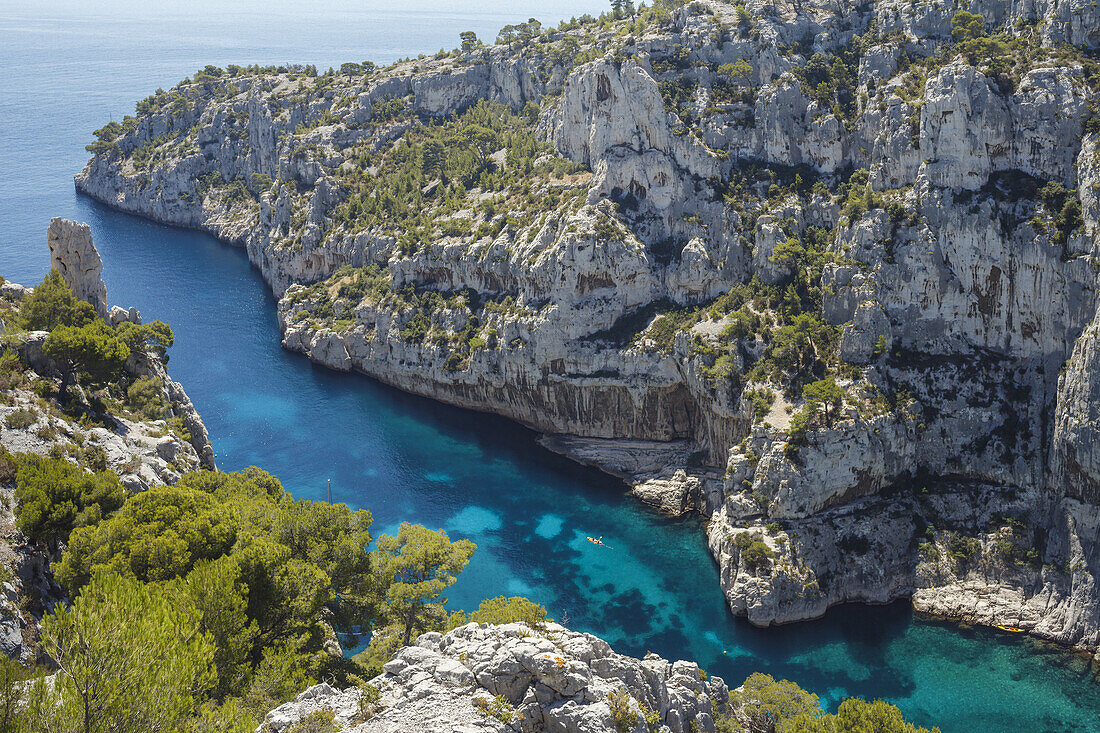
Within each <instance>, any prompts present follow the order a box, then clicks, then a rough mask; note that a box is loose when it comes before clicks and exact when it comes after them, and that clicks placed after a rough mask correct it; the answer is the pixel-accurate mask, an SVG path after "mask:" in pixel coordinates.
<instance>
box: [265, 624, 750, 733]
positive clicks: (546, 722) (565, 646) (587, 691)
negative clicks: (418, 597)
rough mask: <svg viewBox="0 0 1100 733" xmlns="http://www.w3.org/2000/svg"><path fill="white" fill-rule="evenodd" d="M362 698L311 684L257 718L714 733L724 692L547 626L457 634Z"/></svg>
mask: <svg viewBox="0 0 1100 733" xmlns="http://www.w3.org/2000/svg"><path fill="white" fill-rule="evenodd" d="M370 684H371V687H373V688H375V689H377V690H378V691H379V692H380V694H379V695H377V700H372V699H371V697H372V696H373V693H372V691H371V689H370V688H367V689H366V690H364V689H359V688H354V687H353V688H349V689H347V690H344V691H340V690H337V689H335V688H333V687H331V686H330V685H328V684H320V685H316V686H314V687H311V688H309V689H308V690H306V691H305V692H303V693H302V694H300V695H299V696H298V697H297V698H296V699H295V700H294V701H293V702H288V703H286V704H285V705H281V706H279V707H278V708H275V709H274V710H272V711H271V712H269V713H268V714H267V718H266V721H265V723H264V725H262V726H261V727H260V728H259V729H258V731H264V730H266V731H269V732H270V733H284V732H285V731H288V730H290V729H291V728H292V727H293V726H294V725H295V724H298V723H300V722H302V721H304V720H306V719H308V718H310V716H313V719H317V718H319V717H322V716H327V715H328V713H330V712H331V713H332V718H333V721H334V723H335V724H337V725H340V726H342V727H341V730H342V731H344V733H382V732H383V731H384V732H385V733H399V732H404V731H422V732H424V733H427V732H428V731H468V732H469V733H473V732H474V731H486V732H488V731H531V732H532V733H533V732H535V731H563V732H564V731H592V732H595V731H615V730H620V731H624V730H625V731H633V730H637V731H665V732H670V733H687V732H688V731H703V732H707V733H711V732H713V731H714V730H715V724H714V716H715V709H714V706H715V705H717V706H718V707H719V708H720V709H721V710H723V711H724V710H725V708H726V704H727V702H728V699H729V690H728V689H727V688H726V684H725V683H724V682H723V681H722V679H721V678H718V677H710V678H708V677H707V675H706V673H705V672H703V671H702V670H700V669H699V666H698V665H697V664H695V663H694V662H683V661H680V662H668V661H666V660H664V659H662V658H660V657H658V656H657V655H655V654H647V655H646V657H645V659H640V660H639V659H634V658H632V657H627V656H623V655H622V654H617V653H616V652H614V651H613V650H612V649H611V646H610V645H609V644H608V643H607V642H606V641H604V640H602V639H599V638H597V637H595V636H592V635H591V634H581V633H577V632H575V631H570V630H568V629H566V628H565V627H563V626H559V625H558V624H554V623H548V624H546V626H545V627H544V628H542V629H532V628H531V627H529V626H528V625H527V624H523V623H513V624H505V625H502V626H492V625H489V624H467V625H466V626H462V627H460V628H457V629H455V630H454V631H451V632H449V633H447V634H439V633H429V634H424V635H423V636H421V637H420V638H419V639H417V640H416V642H415V644H414V645H413V646H409V647H405V648H404V649H402V650H401V651H400V652H398V653H397V654H396V655H395V656H394V658H393V659H391V660H390V661H389V662H387V663H386V665H385V667H384V672H383V673H382V674H381V675H379V676H378V677H376V678H374V679H373V680H371V683H370Z"/></svg>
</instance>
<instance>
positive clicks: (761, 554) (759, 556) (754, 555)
mask: <svg viewBox="0 0 1100 733" xmlns="http://www.w3.org/2000/svg"><path fill="white" fill-rule="evenodd" d="M774 557H775V553H774V552H772V550H771V548H770V547H768V546H767V545H766V544H765V543H764V542H762V541H760V540H753V541H752V543H751V544H750V545H749V546H748V547H746V548H745V549H744V550H742V551H741V559H742V560H744V561H745V564H746V565H748V566H749V567H750V568H753V569H754V570H758V569H760V567H762V566H764V565H770V564H771V561H772V559H773V558H774Z"/></svg>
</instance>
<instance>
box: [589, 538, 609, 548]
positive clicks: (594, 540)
mask: <svg viewBox="0 0 1100 733" xmlns="http://www.w3.org/2000/svg"><path fill="white" fill-rule="evenodd" d="M588 541H589V542H591V543H592V544H593V545H603V538H602V537H601V538H598V539H597V538H596V537H589V538H588ZM604 547H607V545H604Z"/></svg>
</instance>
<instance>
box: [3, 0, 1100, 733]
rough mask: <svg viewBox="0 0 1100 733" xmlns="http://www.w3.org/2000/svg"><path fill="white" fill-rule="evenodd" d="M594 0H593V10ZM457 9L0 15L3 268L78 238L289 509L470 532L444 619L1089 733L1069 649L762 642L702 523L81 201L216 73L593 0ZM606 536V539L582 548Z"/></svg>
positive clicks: (280, 7) (907, 638)
mask: <svg viewBox="0 0 1100 733" xmlns="http://www.w3.org/2000/svg"><path fill="white" fill-rule="evenodd" d="M593 2H594V0H593ZM464 5H465V4H464V3H459V2H451V3H449V4H448V3H440V2H434V3H427V2H424V1H423V0H409V1H408V2H404V3H393V2H390V3H381V4H379V3H375V4H373V5H371V6H370V7H369V9H366V8H367V7H368V6H367V4H366V3H362V2H360V3H352V2H338V1H336V0H326V2H323V3H305V2H302V3H297V4H293V5H288V4H285V3H284V4H280V3H273V2H269V3H251V4H248V3H244V4H237V5H236V6H235V9H233V10H226V9H224V8H222V7H221V6H220V5H219V4H218V3H214V2H212V1H211V0H200V1H199V2H196V3H189V4H186V6H184V7H186V8H187V10H186V12H180V11H177V10H174V9H173V8H174V7H175V6H174V5H172V4H169V3H165V2H157V1H155V0H154V1H151V2H144V3H141V4H140V5H136V6H131V5H130V4H127V3H122V2H118V1H117V0H116V1H115V2H108V3H101V4H99V5H98V6H97V8H96V9H95V10H88V9H87V8H85V7H83V5H82V4H77V3H45V4H42V5H40V6H38V7H36V8H35V9H34V10H24V9H23V8H22V7H21V6H16V5H15V4H12V3H9V2H8V1H7V0H2V1H0V274H3V275H4V276H6V277H8V278H9V279H12V280H17V281H21V282H25V283H33V282H35V281H37V280H38V279H40V278H41V275H42V274H43V272H44V270H45V268H46V267H47V266H48V254H47V252H46V247H45V241H44V240H45V229H46V225H47V224H48V222H49V219H50V217H51V216H58V215H60V216H65V217H69V218H74V219H78V220H81V221H87V222H88V223H90V224H91V225H92V228H93V232H94V235H95V240H96V244H97V246H98V248H99V250H100V252H101V254H102V255H103V259H104V261H105V279H106V281H107V286H108V291H109V300H110V302H111V303H112V304H119V305H127V306H129V305H136V306H137V307H138V308H139V309H141V311H142V312H143V314H144V315H145V317H146V319H153V318H160V319H163V320H166V321H168V322H169V323H171V324H172V326H173V327H174V329H175V332H176V339H177V340H176V346H175V347H174V348H173V349H172V362H171V370H172V373H173V375H174V376H175V378H176V379H178V380H180V381H181V382H183V384H184V385H185V387H186V388H187V390H188V392H189V393H190V395H191V397H192V399H193V400H194V402H195V404H196V405H197V406H198V408H199V410H200V411H201V412H202V414H203V417H204V419H205V421H206V424H207V426H208V428H209V429H210V432H211V435H212V437H213V441H214V446H215V450H216V452H217V454H218V462H219V464H220V466H221V467H222V468H224V469H228V470H233V469H237V468H241V467H244V466H247V465H250V464H255V465H259V466H263V467H265V468H267V469H268V470H270V471H271V472H272V473H274V474H275V475H276V476H278V477H279V479H281V480H282V482H283V483H284V485H285V486H286V487H287V488H288V489H290V490H291V491H292V492H294V494H295V495H298V496H305V497H311V498H324V496H325V494H326V486H327V481H328V480H329V479H331V481H332V494H333V499H334V500H338V501H346V502H348V503H349V504H353V505H355V506H357V507H364V508H368V509H370V510H371V511H372V512H373V513H374V516H375V530H376V531H386V530H390V529H393V528H395V527H396V525H397V523H399V522H400V521H401V520H403V519H408V520H412V521H416V522H422V523H425V524H427V525H429V526H432V527H444V528H446V529H447V530H448V531H449V532H450V533H451V534H452V536H465V537H470V538H471V539H473V540H474V541H476V542H477V544H478V551H477V553H476V554H475V556H474V560H473V561H472V563H471V564H470V567H469V569H468V570H467V571H466V572H465V573H464V574H463V576H462V577H461V579H460V580H459V582H458V584H457V585H456V586H455V587H454V588H453V589H452V592H451V593H450V601H451V605H452V606H454V607H465V608H470V607H474V606H476V605H477V602H478V600H479V599H481V598H484V597H488V596H494V595H500V594H508V595H511V594H523V595H527V596H529V597H531V598H533V599H535V600H537V601H539V602H541V603H544V604H546V605H547V607H548V608H549V609H550V611H551V615H553V616H554V617H556V618H558V619H559V620H561V619H567V620H568V623H569V624H570V625H571V626H572V627H574V628H577V629H581V630H586V631H591V632H593V633H597V634H599V635H601V636H603V637H605V638H607V639H608V640H609V641H611V642H612V643H613V644H614V645H615V647H616V648H617V649H619V650H620V651H623V652H626V653H630V654H643V653H645V652H646V651H647V650H652V651H656V652H658V653H660V654H662V655H664V656H666V657H669V658H693V659H696V660H698V661H699V662H700V664H702V665H703V667H704V668H706V669H708V670H709V671H710V672H711V673H714V674H720V675H722V676H724V677H725V678H726V680H727V681H728V682H731V683H733V684H738V683H739V682H740V681H741V679H743V678H744V677H745V676H746V675H747V674H748V673H750V672H752V671H754V670H760V671H765V672H769V673H772V674H775V675H777V676H784V677H788V678H790V679H794V680H796V681H797V682H798V683H799V684H801V685H803V686H804V687H807V688H808V689H811V690H813V691H815V692H817V693H819V694H821V695H822V696H823V697H824V698H825V699H826V700H827V701H828V702H830V703H835V702H836V701H837V700H838V699H840V698H842V697H845V696H849V695H861V696H864V697H883V698H885V699H888V700H890V701H891V702H894V703H896V704H897V705H899V706H900V707H901V708H902V710H903V711H904V712H905V713H906V715H907V716H908V717H909V718H910V719H912V720H913V721H915V722H920V723H923V724H928V725H931V724H937V725H940V726H941V728H942V729H943V730H944V731H945V733H947V732H949V731H950V732H965V733H973V732H976V731H996V730H1015V731H1027V732H1037V733H1038V732H1048V731H1049V732H1050V733H1056V732H1057V733H1062V732H1066V731H1094V730H1100V695H1098V694H1097V693H1098V690H1097V687H1096V680H1095V679H1094V674H1095V672H1094V670H1093V669H1092V668H1091V667H1090V665H1089V664H1087V663H1086V662H1085V661H1083V660H1082V659H1081V658H1080V657H1075V656H1073V655H1069V654H1065V653H1063V652H1061V651H1059V650H1056V649H1052V648H1050V647H1048V646H1045V645H1042V644H1039V643H1036V642H1034V641H1029V640H1027V639H1022V638H1019V637H1013V636H1009V635H1005V634H1001V633H998V632H993V631H988V630H981V629H977V630H967V629H960V628H958V627H955V626H952V625H946V624H938V623H933V622H928V621H924V620H920V619H915V618H913V616H912V614H911V612H910V611H909V609H908V607H907V605H906V604H904V603H900V604H894V605H892V606H889V607H878V608H870V607H862V606H848V607H843V608H839V609H835V610H834V611H833V612H831V613H830V614H829V615H828V616H827V617H826V618H825V619H823V620H820V621H816V622H811V623H805V624H799V625H795V626H789V627H783V628H780V629H770V630H758V629H754V628H752V627H751V626H749V625H748V624H746V623H744V622H742V621H739V620H737V619H734V618H732V617H731V616H730V615H729V614H728V612H727V611H726V608H725V606H724V603H723V600H722V596H721V593H720V592H719V588H718V573H717V570H716V568H715V566H714V563H713V561H712V560H711V558H710V556H709V554H708V553H707V550H706V546H705V543H704V538H703V532H702V528H701V525H700V522H699V521H698V520H677V521H673V520H668V519H664V518H661V517H658V516H656V515H654V514H652V513H650V512H648V511H646V510H645V509H643V508H641V507H640V506H639V505H638V504H636V503H635V502H634V501H632V500H631V499H630V498H629V496H627V495H626V494H625V490H624V487H623V486H622V484H621V483H619V482H617V481H615V480H612V479H610V478H608V477H606V476H603V475H602V474H599V473H597V472H594V471H592V470H588V469H584V468H581V467H579V466H576V465H574V464H572V463H571V462H569V461H567V460H565V459H562V458H560V457H557V456H554V455H552V454H549V453H547V452H546V451H543V450H542V449H540V448H539V447H538V446H537V445H536V443H535V436H534V435H533V434H532V433H530V432H528V431H526V430H523V429H520V428H517V427H516V426H515V425H514V424H511V423H508V422H507V421H504V420H500V419H497V418H494V417H491V416H486V415H480V414H475V413H470V412H465V411H461V410H456V409H451V408H448V407H445V406H442V405H438V404H435V403H433V402H431V401H428V400H424V399H420V398H416V397H411V396H409V395H405V394H402V393H399V392H397V391H395V390H392V389H389V388H386V387H383V386H381V385H378V384H376V383H373V382H371V381H369V380H367V379H365V378H363V377H358V376H354V375H346V374H336V373H332V372H329V371H327V370H324V369H320V368H317V367H314V366H313V365H311V364H310V363H309V362H308V361H307V360H305V359H304V358H302V357H300V356H297V355H294V354H289V353H286V352H284V351H282V350H281V349H280V348H279V338H278V330H277V324H276V321H275V311H274V303H273V301H272V299H271V297H270V295H269V294H268V293H267V291H266V289H265V288H264V286H263V284H262V282H261V281H260V279H259V277H258V276H257V274H256V273H255V272H254V271H253V270H252V269H251V268H250V267H249V265H248V262H247V260H246V258H245V256H244V254H243V252H241V251H239V250H234V249H232V248H229V247H226V246H224V245H221V244H219V243H218V242H216V241H214V240H212V239H211V238H209V237H207V236H204V235H200V234H197V233H194V232H187V231H181V230H177V229H172V228H169V227H163V226H159V225H156V224H152V223H150V222H146V221H142V220H139V219H136V218H133V217H129V216H126V215H123V214H119V213H116V212H112V211H110V210H108V209H107V208H105V207H103V206H100V205H98V204H95V203H94V202H91V201H89V200H87V199H84V198H80V197H78V196H76V195H75V193H74V191H73V188H72V180H71V176H72V174H73V173H74V172H76V171H77V170H79V168H80V167H81V165H83V163H84V161H85V159H86V157H87V156H86V153H85V152H84V150H83V145H84V144H85V143H86V142H88V141H89V139H90V137H91V136H90V131H91V130H93V129H95V128H97V127H100V126H101V125H103V124H104V123H105V121H107V120H109V119H111V118H112V117H113V118H114V119H120V118H121V116H122V114H124V113H128V112H131V111H132V109H133V103H134V101H136V100H137V99H139V98H141V97H143V96H145V95H147V94H148V93H150V92H151V91H152V90H153V89H155V88H157V87H165V88H167V87H169V86H170V85H172V84H173V83H175V82H176V81H178V80H179V79H181V78H183V77H184V76H187V75H189V74H191V73H193V72H194V70H195V69H197V68H199V67H201V66H203V65H205V64H207V63H215V64H225V63H241V64H245V63H253V62H255V63H283V62H288V61H295V62H302V63H315V64H317V65H318V66H319V67H322V68H327V67H328V66H330V65H337V66H338V65H339V64H340V63H341V62H343V61H346V60H356V61H362V60H365V59H372V60H375V61H378V62H389V61H392V60H393V59H395V58H398V57H402V56H406V55H415V54H416V53H419V52H431V51H434V50H436V49H438V48H440V47H443V46H445V47H448V48H449V47H452V46H454V45H456V42H457V36H458V32H459V31H461V30H466V29H472V30H475V31H477V32H478V33H479V35H480V36H481V37H482V38H491V37H492V36H494V35H495V31H496V29H497V28H499V27H500V26H501V25H503V24H505V23H512V22H517V21H520V20H524V19H526V16H527V15H537V16H539V17H540V18H542V19H544V20H550V19H556V18H560V17H564V16H566V15H574V14H580V13H583V12H586V11H591V12H595V11H598V10H600V9H601V8H600V7H599V6H598V5H593V3H592V2H589V0H554V1H553V2H542V1H540V2H534V3H529V4H527V5H526V6H524V7H523V9H522V10H523V12H522V13H517V12H513V11H512V10H511V7H512V6H511V5H510V4H507V3H503V2H500V0H491V2H487V3H482V4H480V5H479V6H478V8H479V11H478V12H471V11H469V10H467V9H465V7H464ZM586 534H593V535H596V534H598V535H603V536H604V538H605V540H606V541H607V543H608V545H609V547H607V548H599V547H596V546H594V545H592V544H590V543H588V542H586V541H585V540H584V537H585V535H586Z"/></svg>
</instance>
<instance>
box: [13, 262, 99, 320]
mask: <svg viewBox="0 0 1100 733" xmlns="http://www.w3.org/2000/svg"><path fill="white" fill-rule="evenodd" d="M95 320H96V313H95V308H93V307H92V304H91V303H87V302H85V301H83V300H77V299H76V296H75V295H73V291H72V290H70V289H69V286H68V285H67V284H66V283H65V280H64V279H63V278H62V277H61V275H60V274H58V272H57V270H50V272H49V274H47V275H46V277H44V278H43V279H42V282H41V283H39V284H38V285H36V286H35V288H34V291H33V292H32V293H31V294H30V295H28V296H27V297H25V298H23V301H22V302H21V303H20V305H19V321H18V325H19V326H20V327H22V328H25V329H27V330H28V331H52V330H54V329H55V328H57V327H58V326H71V327H74V328H80V327H81V326H87V325H88V324H89V323H92V322H93V321H95Z"/></svg>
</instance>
